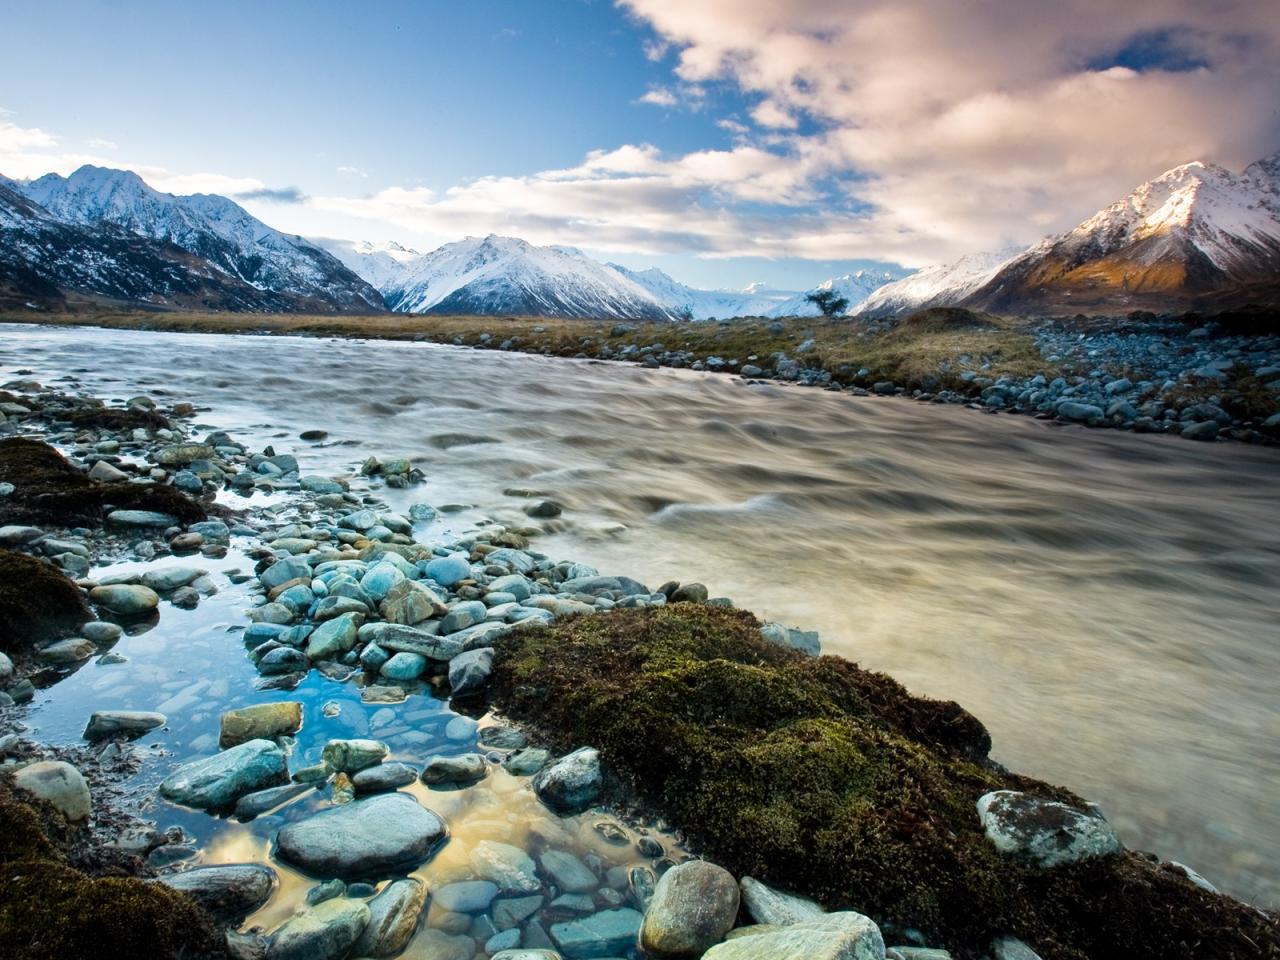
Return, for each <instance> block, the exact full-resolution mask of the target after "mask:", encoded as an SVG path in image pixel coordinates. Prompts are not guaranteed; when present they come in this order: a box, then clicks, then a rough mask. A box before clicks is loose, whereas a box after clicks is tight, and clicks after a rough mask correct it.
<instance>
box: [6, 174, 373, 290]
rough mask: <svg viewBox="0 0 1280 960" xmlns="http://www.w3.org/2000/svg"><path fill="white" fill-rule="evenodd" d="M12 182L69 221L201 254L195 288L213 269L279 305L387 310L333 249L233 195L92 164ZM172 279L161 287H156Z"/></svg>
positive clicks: (53, 215)
mask: <svg viewBox="0 0 1280 960" xmlns="http://www.w3.org/2000/svg"><path fill="white" fill-rule="evenodd" d="M10 185H11V189H16V190H18V191H19V192H21V193H22V195H24V196H25V197H26V198H27V199H29V200H31V201H33V202H34V203H36V204H38V205H39V206H40V207H41V208H43V209H44V210H45V211H46V212H47V214H48V215H49V216H50V217H51V218H53V219H54V220H56V221H59V222H61V223H63V224H66V225H70V226H79V227H83V228H86V230H87V231H92V230H98V231H101V232H103V234H104V236H107V235H111V234H112V233H113V231H112V230H110V229H107V228H108V227H109V228H114V230H115V232H117V233H119V232H123V233H126V234H129V235H133V236H137V237H141V238H145V239H148V240H152V241H157V242H159V243H161V244H169V245H172V246H173V247H176V248H179V249H181V250H184V251H186V252H187V253H188V254H191V255H194V256H195V257H196V258H198V259H199V261H201V264H200V265H199V266H198V267H196V268H195V269H196V271H197V274H198V275H199V278H198V279H196V280H193V285H194V286H196V287H198V286H200V285H201V284H202V283H203V279H202V278H203V277H204V274H205V272H206V269H205V268H206V266H207V267H208V268H211V269H212V270H214V271H216V272H219V273H222V274H223V275H225V277H226V278H227V280H228V282H229V288H230V287H234V285H235V282H237V281H238V282H240V283H243V284H247V285H248V286H250V287H253V288H256V289H257V290H259V291H261V292H263V293H264V294H268V295H269V296H267V297H266V298H265V299H266V301H267V302H271V303H280V304H282V306H280V307H276V308H274V309H308V310H325V311H329V310H342V311H381V310H382V309H383V305H382V298H381V297H380V296H379V295H378V294H377V292H376V291H375V290H373V289H372V288H371V287H370V286H369V285H368V284H367V283H365V282H364V281H363V280H361V279H360V278H359V277H357V276H356V275H355V274H353V273H352V272H351V271H350V270H349V269H347V268H346V267H344V266H343V265H342V264H341V263H340V262H339V261H338V260H337V259H336V258H334V257H333V256H332V255H331V254H329V253H328V252H326V251H325V250H322V249H321V248H319V247H317V246H316V245H315V244H312V243H310V242H309V241H307V240H303V239H302V238H301V237H290V236H287V235H285V234H283V233H280V232H279V231H278V230H273V229H272V228H270V227H268V226H267V225H266V224H264V223H262V222H261V221H260V220H257V219H256V218H254V217H253V216H251V215H250V214H249V213H248V212H247V211H246V210H244V209H243V208H242V207H240V206H239V205H238V204H236V203H234V202H233V201H231V200H228V199H227V198H226V197H220V196H216V195H211V194H196V195H193V196H187V197H178V196H174V195H172V194H167V193H161V192H160V191H158V190H154V189H152V188H151V187H149V186H147V184H146V183H144V182H143V181H142V179H141V178H140V177H139V176H138V175H137V174H135V173H132V172H131V171H128V170H109V169H106V168H103V167H94V166H87V165H86V166H83V167H81V168H80V169H78V170H76V171H75V172H74V173H72V174H71V176H70V177H62V176H59V175H58V174H54V173H50V174H46V175H45V176H43V177H40V178H39V179H37V180H33V181H30V182H28V183H14V182H13V181H10ZM82 235H84V234H82ZM135 279H137V280H141V278H140V277H138V278H135ZM169 279H172V278H169ZM169 279H167V280H165V281H164V282H163V283H158V284H157V292H159V290H160V289H161V288H165V287H166V284H167V283H168V282H169ZM128 286H129V287H130V288H133V287H135V286H136V284H134V283H130V284H128ZM220 286H221V284H220ZM270 295H275V296H270ZM240 299H243V298H240ZM249 299H252V298H249ZM241 309H243V308H241Z"/></svg>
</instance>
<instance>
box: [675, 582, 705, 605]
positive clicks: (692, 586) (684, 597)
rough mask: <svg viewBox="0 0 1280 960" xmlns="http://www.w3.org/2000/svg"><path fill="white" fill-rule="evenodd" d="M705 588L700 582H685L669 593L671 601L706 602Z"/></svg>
mask: <svg viewBox="0 0 1280 960" xmlns="http://www.w3.org/2000/svg"><path fill="white" fill-rule="evenodd" d="M708 596H709V594H708V592H707V588H706V587H705V586H703V585H702V584H701V583H685V584H681V585H680V587H679V588H678V589H677V590H676V591H675V592H674V593H672V594H671V601H672V603H706V602H707V597H708Z"/></svg>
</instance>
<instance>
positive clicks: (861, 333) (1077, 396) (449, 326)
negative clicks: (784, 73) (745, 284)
mask: <svg viewBox="0 0 1280 960" xmlns="http://www.w3.org/2000/svg"><path fill="white" fill-rule="evenodd" d="M32 322H37V323H43V324H52V325H56V326H88V327H100V328H109V329H132V330H150V331H163V332H184V333H223V334H226V333H240V334H261V335H306V336H320V337H357V338H369V339H384V340H409V341H415V342H433V343H445V344H453V345H458V346H470V347H474V348H477V349H488V350H510V351H519V352H522V353H534V354H541V355H546V356H561V357H576V358H582V359H598V360H619V361H631V362H637V363H640V364H642V365H644V366H649V367H674V368H688V369H693V370H707V371H713V372H723V373H731V374H737V375H741V376H744V377H747V378H751V379H774V380H781V381H792V382H797V383H800V384H802V385H806V386H818V387H823V388H825V389H831V390H848V391H849V392H851V393H854V394H859V395H868V394H874V395H881V396H907V397H910V398H912V399H915V400H917V401H922V402H934V403H963V404H967V405H970V406H973V407H975V408H977V409H981V410H985V411H987V412H991V413H995V412H1007V413H1023V414H1029V415H1033V416H1036V417H1038V418H1041V419H1048V420H1056V421H1060V422H1069V423H1080V424H1085V425H1087V426H1091V427H1113V428H1117V429H1122V430H1131V431H1134V432H1139V433H1173V434H1177V435H1180V436H1183V437H1186V438H1188V439H1193V440H1202V441H1212V440H1217V439H1227V438H1229V439H1234V440H1240V441H1245V442H1253V443H1276V442H1280V332H1278V331H1277V330H1276V328H1275V324H1274V322H1270V323H1260V322H1259V321H1258V320H1257V319H1255V318H1249V319H1248V320H1247V321H1242V320H1240V319H1239V318H1234V319H1223V320H1222V321H1221V322H1208V323H1206V324H1204V325H1203V326H1196V325H1194V324H1190V323H1179V322H1171V321H1170V322H1160V321H1156V320H1154V319H1151V320H1143V321H1102V320H1093V321H1090V320H1085V319H1083V318H1079V319H1076V320H1050V321H1033V320H1025V319H1009V318H1001V317H996V316H992V315H989V314H980V313H975V312H972V311H968V310H961V309H952V308H943V309H931V310H923V311H920V312H918V313H915V314H912V315H910V316H908V317H905V318H900V319H896V320H884V321H875V320H860V319H849V318H839V319H825V318H803V317H799V318H789V319H785V320H766V319H761V318H746V319H740V320H733V321H720V322H713V321H707V322H696V323H695V322H690V323H678V324H677V323H669V322H653V321H649V322H639V321H637V322H617V321H610V320H588V319H558V318H554V319H553V318H545V317H483V316H425V315H407V314H393V313H386V314H377V315H370V316H351V315H342V316H335V315H305V314H252V313H227V312H220V313H199V312H179V311H173V312H142V311H117V310H108V309H89V310H84V311H81V312H73V313H36V312H33V311H11V312H7V313H0V323H32Z"/></svg>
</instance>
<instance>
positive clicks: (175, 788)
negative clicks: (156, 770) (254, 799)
mask: <svg viewBox="0 0 1280 960" xmlns="http://www.w3.org/2000/svg"><path fill="white" fill-rule="evenodd" d="M288 781H289V768H288V765H287V763H286V761H285V756H284V751H283V750H281V749H280V748H279V747H278V746H277V745H276V744H275V743H273V742H272V741H270V740H250V741H248V742H247V743H242V744H240V745H239V746H235V747H232V748H231V749H230V750H223V751H222V752H221V753H218V754H214V755H213V756H212V757H205V758H203V759H200V760H193V761H192V762H191V763H188V764H184V765H183V766H181V767H179V768H178V769H177V770H175V771H174V772H173V773H171V774H170V775H169V776H168V777H167V778H166V779H165V780H164V782H163V783H161V784H160V795H161V796H163V797H164V798H165V799H166V800H168V801H170V802H171V803H178V804H182V805H183V806H187V807H195V808H197V809H201V810H216V809H220V808H223V807H229V806H231V805H232V804H234V803H235V802H236V800H238V799H239V798H240V797H242V796H244V795H245V794H246V793H253V792H254V791H255V790H263V789H265V788H267V787H275V786H279V785H280V784H283V783H288Z"/></svg>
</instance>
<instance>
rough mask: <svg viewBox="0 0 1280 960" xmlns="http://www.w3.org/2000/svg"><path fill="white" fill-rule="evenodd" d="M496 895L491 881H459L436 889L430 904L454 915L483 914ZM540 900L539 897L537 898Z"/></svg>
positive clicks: (495, 888) (494, 884)
mask: <svg viewBox="0 0 1280 960" xmlns="http://www.w3.org/2000/svg"><path fill="white" fill-rule="evenodd" d="M497 895H498V885H497V884H496V883H494V882H492V881H491V880H460V881H458V882H457V883H447V884H445V885H444V886H443V887H438V888H437V889H436V891H435V892H434V893H433V894H432V897H431V902H432V903H433V904H434V905H435V906H437V907H440V908H442V909H444V910H453V911H454V912H456V913H483V912H484V911H486V910H488V909H489V904H491V903H492V902H493V898H494V897H496V896H497ZM538 900H539V901H541V900H542V898H541V897H539V898H538Z"/></svg>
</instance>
